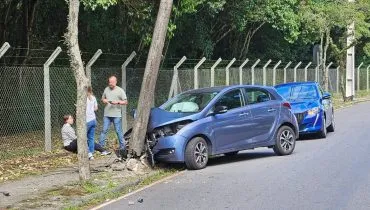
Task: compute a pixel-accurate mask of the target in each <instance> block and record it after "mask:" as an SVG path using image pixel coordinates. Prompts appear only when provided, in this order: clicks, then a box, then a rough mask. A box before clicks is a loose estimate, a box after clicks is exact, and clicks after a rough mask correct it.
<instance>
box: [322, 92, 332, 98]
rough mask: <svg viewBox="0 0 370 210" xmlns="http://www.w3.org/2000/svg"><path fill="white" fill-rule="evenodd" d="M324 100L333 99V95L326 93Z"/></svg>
mask: <svg viewBox="0 0 370 210" xmlns="http://www.w3.org/2000/svg"><path fill="white" fill-rule="evenodd" d="M322 99H331V94H330V93H324V94H323V96H322Z"/></svg>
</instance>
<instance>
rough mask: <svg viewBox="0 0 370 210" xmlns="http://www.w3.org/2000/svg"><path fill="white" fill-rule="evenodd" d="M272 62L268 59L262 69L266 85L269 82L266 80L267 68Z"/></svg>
mask: <svg viewBox="0 0 370 210" xmlns="http://www.w3.org/2000/svg"><path fill="white" fill-rule="evenodd" d="M270 63H271V59H270V60H268V61H267V63H266V64H265V65H264V66H263V69H262V74H263V75H262V76H263V85H265V86H266V84H267V81H266V68H267V66H268V65H269V64H270Z"/></svg>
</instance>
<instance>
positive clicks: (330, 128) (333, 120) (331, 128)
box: [328, 111, 335, 132]
mask: <svg viewBox="0 0 370 210" xmlns="http://www.w3.org/2000/svg"><path fill="white" fill-rule="evenodd" d="M332 113H333V114H332V116H331V124H330V126H329V127H328V132H334V131H335V117H334V111H333V112H332Z"/></svg>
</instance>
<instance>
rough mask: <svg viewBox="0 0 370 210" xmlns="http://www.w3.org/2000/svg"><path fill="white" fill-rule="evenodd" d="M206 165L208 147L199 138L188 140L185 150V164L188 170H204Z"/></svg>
mask: <svg viewBox="0 0 370 210" xmlns="http://www.w3.org/2000/svg"><path fill="white" fill-rule="evenodd" d="M207 163H208V145H207V142H206V141H205V140H204V139H203V138H201V137H195V138H193V139H191V140H190V142H189V143H188V144H187V145H186V149H185V164H186V167H187V168H188V169H190V170H198V169H202V168H205V167H206V166H207Z"/></svg>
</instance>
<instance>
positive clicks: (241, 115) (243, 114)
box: [239, 112, 248, 117]
mask: <svg viewBox="0 0 370 210" xmlns="http://www.w3.org/2000/svg"><path fill="white" fill-rule="evenodd" d="M245 115H248V112H245V113H241V114H239V117H243V116H245Z"/></svg>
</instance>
